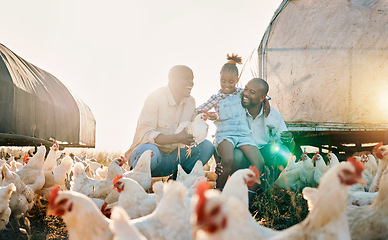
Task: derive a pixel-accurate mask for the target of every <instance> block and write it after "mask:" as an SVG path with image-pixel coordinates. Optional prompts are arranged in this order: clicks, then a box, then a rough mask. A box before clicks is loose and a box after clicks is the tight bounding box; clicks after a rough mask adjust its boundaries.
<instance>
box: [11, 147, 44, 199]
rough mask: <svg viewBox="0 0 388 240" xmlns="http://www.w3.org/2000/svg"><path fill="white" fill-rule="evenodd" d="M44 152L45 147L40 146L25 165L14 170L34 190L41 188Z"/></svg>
mask: <svg viewBox="0 0 388 240" xmlns="http://www.w3.org/2000/svg"><path fill="white" fill-rule="evenodd" d="M45 154H46V147H45V146H40V147H39V148H38V151H37V152H36V153H35V155H34V156H33V157H31V158H29V160H28V163H27V165H25V166H24V167H23V168H22V169H21V170H20V171H17V172H16V173H17V174H18V175H19V176H20V179H21V180H22V181H23V182H24V183H25V184H26V185H27V186H28V187H30V188H31V189H32V191H34V192H35V191H37V190H39V189H41V188H42V187H43V185H44V181H45V178H44V172H43V162H44V156H45Z"/></svg>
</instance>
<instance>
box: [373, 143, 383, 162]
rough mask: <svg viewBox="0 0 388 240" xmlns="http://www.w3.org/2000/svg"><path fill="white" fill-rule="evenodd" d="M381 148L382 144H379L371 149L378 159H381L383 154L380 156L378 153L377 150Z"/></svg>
mask: <svg viewBox="0 0 388 240" xmlns="http://www.w3.org/2000/svg"><path fill="white" fill-rule="evenodd" d="M381 146H383V143H382V142H379V143H378V144H377V145H376V146H375V147H374V148H373V151H374V152H375V153H376V157H377V158H378V159H383V154H381V152H380V151H379V148H380V147H381Z"/></svg>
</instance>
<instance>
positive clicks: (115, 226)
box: [110, 207, 147, 240]
mask: <svg viewBox="0 0 388 240" xmlns="http://www.w3.org/2000/svg"><path fill="white" fill-rule="evenodd" d="M111 219H112V222H111V224H110V228H111V230H112V232H114V235H115V236H114V238H113V240H128V239H131V240H147V239H146V238H145V237H144V236H143V235H142V234H141V233H140V232H139V230H138V229H137V228H136V227H135V226H134V225H133V224H132V223H131V222H130V220H131V219H130V217H129V216H128V214H127V213H126V212H125V210H124V209H123V208H122V207H114V208H113V210H112V216H111Z"/></svg>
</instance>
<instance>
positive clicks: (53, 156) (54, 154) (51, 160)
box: [43, 142, 60, 171]
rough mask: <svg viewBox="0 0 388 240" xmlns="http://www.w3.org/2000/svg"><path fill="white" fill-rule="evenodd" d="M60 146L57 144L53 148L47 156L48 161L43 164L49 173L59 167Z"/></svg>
mask: <svg viewBox="0 0 388 240" xmlns="http://www.w3.org/2000/svg"><path fill="white" fill-rule="evenodd" d="M58 150H59V145H58V143H57V142H55V143H54V144H53V146H51V148H50V151H49V152H48V154H47V157H46V160H45V161H44V163H43V170H44V171H48V170H52V169H53V168H55V167H56V166H57V158H58V157H59V155H60V153H59V151H58Z"/></svg>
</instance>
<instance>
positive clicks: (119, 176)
mask: <svg viewBox="0 0 388 240" xmlns="http://www.w3.org/2000/svg"><path fill="white" fill-rule="evenodd" d="M121 178H123V175H121V174H117V176H116V177H115V178H114V179H113V185H116V183H117V181H118V180H119V179H121Z"/></svg>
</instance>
